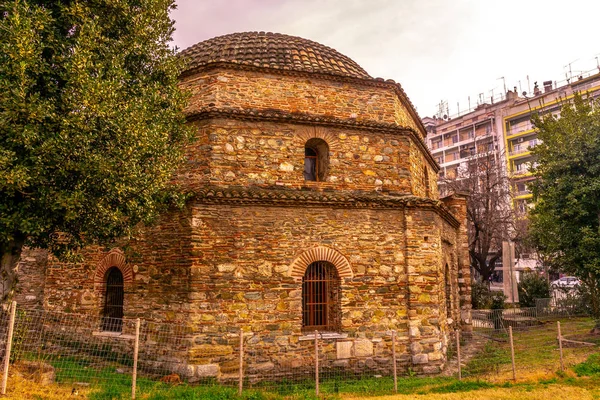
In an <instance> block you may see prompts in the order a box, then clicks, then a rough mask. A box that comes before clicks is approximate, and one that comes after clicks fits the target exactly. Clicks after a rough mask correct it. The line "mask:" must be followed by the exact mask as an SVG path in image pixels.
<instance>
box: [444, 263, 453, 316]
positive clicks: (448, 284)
mask: <svg viewBox="0 0 600 400" xmlns="http://www.w3.org/2000/svg"><path fill="white" fill-rule="evenodd" d="M444 277H445V279H444V281H445V282H444V284H445V289H446V290H445V292H446V316H447V317H448V318H452V284H451V282H450V268H449V267H448V264H446V269H445V272H444Z"/></svg>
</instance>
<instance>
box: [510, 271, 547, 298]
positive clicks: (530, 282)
mask: <svg viewBox="0 0 600 400" xmlns="http://www.w3.org/2000/svg"><path fill="white" fill-rule="evenodd" d="M517 287H518V290H519V303H520V305H521V307H535V299H547V298H549V297H550V285H549V284H548V281H547V280H546V278H544V277H543V276H540V275H538V274H537V273H535V272H531V273H525V274H523V275H522V277H521V282H519V284H518V286H517Z"/></svg>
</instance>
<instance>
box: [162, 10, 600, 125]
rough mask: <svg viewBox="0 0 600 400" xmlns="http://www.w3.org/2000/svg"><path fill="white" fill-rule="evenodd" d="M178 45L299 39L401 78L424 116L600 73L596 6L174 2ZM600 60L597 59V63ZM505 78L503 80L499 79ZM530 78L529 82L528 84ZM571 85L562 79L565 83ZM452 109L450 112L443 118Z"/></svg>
mask: <svg viewBox="0 0 600 400" xmlns="http://www.w3.org/2000/svg"><path fill="white" fill-rule="evenodd" d="M176 3H177V9H176V10H175V11H173V12H172V15H171V16H172V18H173V19H174V20H175V29H176V30H175V33H174V35H173V44H174V45H175V46H177V47H178V48H180V49H185V48H187V47H189V46H191V45H193V44H195V43H198V42H200V41H203V40H206V39H210V38H212V37H215V36H220V35H224V34H227V33H233V32H246V31H265V32H278V33H285V34H288V35H294V36H300V37H303V38H306V39H310V40H314V41H316V42H319V43H322V44H324V45H326V46H329V47H332V48H334V49H336V50H338V51H339V52H340V53H342V54H344V55H346V56H348V57H350V58H351V59H353V60H354V61H356V62H357V63H358V64H359V65H360V66H362V67H363V68H364V69H365V70H366V71H367V72H368V73H369V74H370V75H371V76H373V77H382V78H385V79H393V80H395V81H396V82H399V83H400V84H401V85H402V87H403V88H404V90H405V91H406V93H407V94H408V96H409V97H410V99H411V101H412V102H413V104H414V105H415V106H416V108H417V111H418V113H419V115H420V116H421V117H425V116H432V115H434V114H435V113H436V112H438V110H439V104H440V102H441V101H446V102H447V105H448V111H449V114H450V115H455V114H456V113H457V111H461V112H462V113H464V112H465V111H466V110H467V109H468V107H469V100H470V105H471V107H475V106H476V105H477V102H478V99H479V98H482V97H483V98H485V99H486V100H487V101H488V102H489V99H490V97H491V96H492V95H493V96H495V97H497V96H499V95H501V93H503V92H504V85H505V84H506V88H507V89H512V88H513V87H514V86H517V88H518V91H519V93H522V92H523V91H529V92H531V91H533V86H534V82H535V81H537V82H538V85H539V86H540V87H542V82H543V81H546V80H552V81H559V82H560V81H564V80H565V79H566V78H567V77H568V76H571V75H572V76H575V77H577V76H578V75H580V74H582V72H584V71H598V70H599V69H598V67H597V65H598V60H599V59H600V29H599V28H598V25H600V1H598V0H568V1H567V0H503V1H497V0H453V1H450V0H177V1H176ZM596 57H597V58H596ZM502 78H504V79H502ZM528 78H529V81H528ZM563 83H564V82H563ZM444 113H445V112H444Z"/></svg>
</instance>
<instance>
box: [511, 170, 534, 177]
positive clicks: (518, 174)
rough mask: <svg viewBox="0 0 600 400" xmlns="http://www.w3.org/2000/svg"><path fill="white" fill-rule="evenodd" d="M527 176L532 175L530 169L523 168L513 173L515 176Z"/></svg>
mask: <svg viewBox="0 0 600 400" xmlns="http://www.w3.org/2000/svg"><path fill="white" fill-rule="evenodd" d="M527 174H531V171H530V170H529V168H521V169H517V170H514V171H513V172H512V175H513V176H522V175H527Z"/></svg>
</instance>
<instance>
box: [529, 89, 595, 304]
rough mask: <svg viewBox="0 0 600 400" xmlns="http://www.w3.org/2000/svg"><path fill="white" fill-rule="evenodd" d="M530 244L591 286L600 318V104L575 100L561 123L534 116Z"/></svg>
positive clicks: (558, 265)
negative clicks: (537, 141)
mask: <svg viewBox="0 0 600 400" xmlns="http://www.w3.org/2000/svg"><path fill="white" fill-rule="evenodd" d="M533 122H534V124H535V126H536V128H537V131H538V137H539V139H541V141H542V143H541V144H539V145H537V146H536V147H535V148H534V149H533V154H534V156H535V157H536V158H537V166H536V167H535V168H534V169H533V171H534V173H535V176H536V177H537V180H536V181H535V182H534V183H533V184H532V189H533V193H534V198H535V200H536V203H535V207H534V209H533V210H532V211H531V229H530V232H531V239H532V242H533V243H534V245H535V246H536V247H537V248H538V251H539V252H540V253H541V254H542V256H543V257H544V258H545V259H547V260H549V261H550V263H551V264H552V266H553V267H554V268H556V269H559V270H561V271H563V272H565V273H568V274H572V275H575V276H578V277H579V278H580V279H581V280H582V281H584V282H586V283H587V284H588V285H590V287H591V289H592V292H593V296H592V307H593V309H594V314H595V315H596V316H600V303H599V301H600V299H599V296H598V293H600V286H599V285H600V103H598V101H592V100H587V99H584V98H583V97H582V96H581V95H576V96H575V98H574V99H573V102H572V103H567V104H564V105H563V107H562V110H561V115H560V118H557V117H554V116H552V115H550V114H548V115H546V116H535V117H534V118H533Z"/></svg>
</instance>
